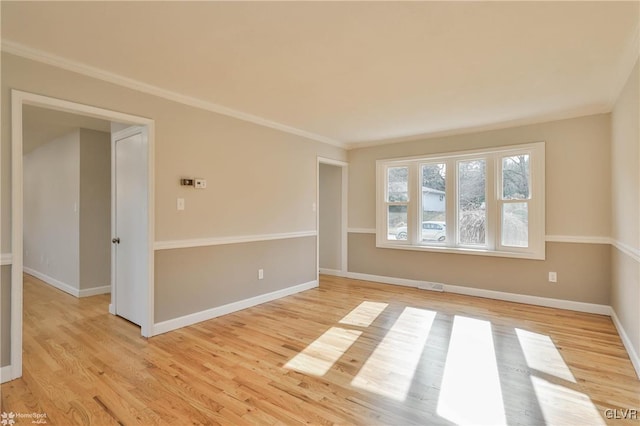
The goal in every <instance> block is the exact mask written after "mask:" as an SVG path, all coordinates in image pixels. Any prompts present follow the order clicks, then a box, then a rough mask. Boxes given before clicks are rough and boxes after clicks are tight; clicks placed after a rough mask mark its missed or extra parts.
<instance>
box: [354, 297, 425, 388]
mask: <svg viewBox="0 0 640 426" xmlns="http://www.w3.org/2000/svg"><path fill="white" fill-rule="evenodd" d="M435 317H436V312H434V311H429V310H425V309H418V308H405V309H404V311H402V314H400V316H399V317H398V319H397V320H396V322H395V323H394V324H393V326H392V327H391V329H390V330H389V331H388V332H387V334H386V335H385V336H384V338H383V339H382V341H381V342H380V344H379V345H378V346H377V347H376V349H375V350H374V351H373V353H372V354H371V356H370V357H369V358H368V359H367V361H366V362H365V364H364V365H363V366H362V368H361V369H360V371H359V372H358V374H357V375H356V377H355V378H354V379H353V380H352V381H351V385H352V386H354V387H357V388H360V389H364V390H367V391H369V392H373V393H376V394H378V395H382V396H386V397H389V398H393V399H396V400H398V401H404V400H405V398H406V396H407V393H408V392H409V388H410V387H411V382H412V381H413V376H414V374H415V371H416V368H417V366H418V362H419V361H420V356H421V355H422V351H423V348H424V345H425V342H426V341H427V336H428V335H429V331H430V330H431V326H432V324H433V320H434V319H435Z"/></svg>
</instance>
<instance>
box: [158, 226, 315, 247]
mask: <svg viewBox="0 0 640 426" xmlns="http://www.w3.org/2000/svg"><path fill="white" fill-rule="evenodd" d="M317 235H318V232H317V231H301V232H287V233H280V234H261V235H242V236H233V237H212V238H194V239H190V240H168V241H156V243H155V244H154V247H153V248H154V249H155V250H169V249H181V248H191V247H207V246H219V245H225V244H238V243H255V242H258V241H271V240H286V239H289V238H304V237H315V236H317Z"/></svg>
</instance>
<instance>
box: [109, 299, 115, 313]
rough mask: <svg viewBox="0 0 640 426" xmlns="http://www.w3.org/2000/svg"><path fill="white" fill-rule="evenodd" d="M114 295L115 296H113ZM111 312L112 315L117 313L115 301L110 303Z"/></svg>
mask: <svg viewBox="0 0 640 426" xmlns="http://www.w3.org/2000/svg"><path fill="white" fill-rule="evenodd" d="M112 297H113V296H112ZM109 313H110V314H111V315H115V314H116V307H115V306H114V304H113V303H109Z"/></svg>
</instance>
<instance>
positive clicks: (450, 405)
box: [438, 315, 506, 425]
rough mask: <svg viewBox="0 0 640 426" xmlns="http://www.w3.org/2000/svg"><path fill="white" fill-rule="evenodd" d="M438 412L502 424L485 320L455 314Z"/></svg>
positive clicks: (497, 381) (452, 418)
mask: <svg viewBox="0 0 640 426" xmlns="http://www.w3.org/2000/svg"><path fill="white" fill-rule="evenodd" d="M438 414H439V415H440V416H442V417H444V418H445V419H447V420H450V421H452V422H454V423H458V424H474V425H481V424H483V425H499V424H500V425H502V424H506V417H505V410H504V403H503V399H502V388H501V387H500V377H499V375H498V365H497V361H496V354H495V349H494V346H493V336H492V334H491V323H490V322H489V321H482V320H477V319H473V318H466V317H462V316H458V315H456V316H455V318H454V321H453V328H452V330H451V339H450V341H449V351H448V353H447V361H446V364H445V367H444V374H443V377H442V386H441V390H440V398H439V399H438Z"/></svg>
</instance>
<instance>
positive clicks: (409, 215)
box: [376, 142, 545, 259]
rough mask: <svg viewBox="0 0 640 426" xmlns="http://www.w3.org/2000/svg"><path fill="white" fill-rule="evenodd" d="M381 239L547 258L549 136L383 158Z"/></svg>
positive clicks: (407, 245) (388, 243) (416, 246)
mask: <svg viewBox="0 0 640 426" xmlns="http://www.w3.org/2000/svg"><path fill="white" fill-rule="evenodd" d="M377 173H378V178H377V179H378V180H377V199H378V205H377V229H376V233H377V238H376V240H377V246H378V247H385V248H399V249H406V250H426V251H442V252H455V253H470V254H484V255H490V256H506V257H522V258H530V259H544V256H545V251H544V250H545V247H544V235H545V232H544V214H545V213H544V143H543V142H539V143H533V144H526V145H516V146H510V147H501V148H494V149H491V150H482V151H465V152H455V153H446V154H436V155H429V156H422V157H412V158H403V159H390V160H379V161H378V162H377Z"/></svg>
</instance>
